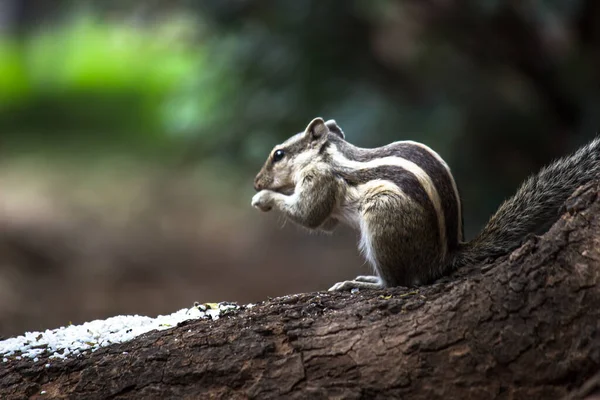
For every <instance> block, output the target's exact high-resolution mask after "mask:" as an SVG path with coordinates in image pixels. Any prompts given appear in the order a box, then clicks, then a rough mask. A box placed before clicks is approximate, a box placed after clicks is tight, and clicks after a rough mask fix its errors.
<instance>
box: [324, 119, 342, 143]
mask: <svg viewBox="0 0 600 400" xmlns="http://www.w3.org/2000/svg"><path fill="white" fill-rule="evenodd" d="M325 125H327V128H329V132H332V133H335V134H336V135H338V136H339V137H341V138H342V139H344V138H345V136H344V131H343V130H342V128H340V126H339V125H338V124H337V123H336V122H335V119H330V120H329V121H327V122H325Z"/></svg>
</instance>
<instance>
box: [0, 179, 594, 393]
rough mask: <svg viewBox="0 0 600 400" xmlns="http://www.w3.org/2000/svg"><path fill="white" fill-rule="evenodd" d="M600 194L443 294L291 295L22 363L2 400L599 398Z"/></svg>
mask: <svg viewBox="0 0 600 400" xmlns="http://www.w3.org/2000/svg"><path fill="white" fill-rule="evenodd" d="M599 193H600V185H598V184H594V185H590V186H588V187H586V188H583V189H580V190H579V191H578V192H577V193H576V194H575V195H574V196H573V197H572V198H571V199H570V200H569V201H568V203H567V205H566V211H565V214H564V215H563V216H562V218H561V219H560V221H558V222H557V223H556V224H555V225H554V226H553V227H552V229H551V230H550V231H549V232H548V233H546V234H545V235H544V236H542V237H541V238H539V237H532V238H530V239H529V240H528V241H527V242H526V243H525V244H524V245H523V246H522V247H521V248H519V249H518V250H517V251H515V252H513V253H512V254H511V255H510V256H506V257H504V258H502V259H499V260H496V261H495V262H494V263H492V264H487V265H483V266H477V267H474V268H471V269H468V270H467V269H465V270H462V271H459V272H458V273H456V274H455V275H454V276H452V277H449V278H446V279H444V280H443V281H440V282H438V283H436V284H434V285H431V286H427V287H422V288H420V289H419V290H412V289H410V290H409V289H405V288H395V289H391V290H384V291H362V292H360V293H359V294H355V295H352V294H349V293H341V294H340V293H337V294H331V293H309V294H301V295H294V296H288V297H284V298H277V299H273V300H269V301H266V302H264V303H262V304H260V305H259V306H256V307H254V308H252V309H250V310H247V311H243V312H241V313H239V314H237V315H233V316H230V317H226V318H222V319H220V320H218V321H192V322H187V323H184V324H182V326H178V327H177V328H174V329H171V330H167V331H162V332H151V333H149V334H146V335H143V336H141V337H139V338H137V339H135V340H133V341H131V342H128V343H123V344H120V345H113V346H110V347H106V348H103V349H101V350H99V351H97V352H95V353H94V354H93V355H91V356H86V357H80V358H78V359H74V360H71V361H66V362H52V366H51V367H50V368H45V367H44V364H45V363H46V360H44V359H43V358H41V359H40V361H38V362H36V363H32V362H30V361H10V362H9V363H5V364H1V368H2V369H1V370H0V398H3V399H19V398H76V399H105V398H111V399H125V398H128V399H129V398H140V399H142V398H143V399H147V398H163V399H164V398H178V399H179V398H228V399H229V398H233V399H236V398H260V399H269V398H292V399H294V398H297V399H306V398H310V399H320V398H339V399H359V398H365V399H370V398H380V399H387V398H411V399H437V398H440V399H441V398H444V399H446V398H448V399H449V398H461V399H555V398H561V397H566V398H571V399H580V398H594V395H596V396H600V373H599V372H598V371H599V370H600V285H599V283H600V246H599V242H600V197H599V196H598V195H599ZM124 352H126V353H124ZM42 390H44V391H45V394H44V395H39V394H40V393H41V391H42Z"/></svg>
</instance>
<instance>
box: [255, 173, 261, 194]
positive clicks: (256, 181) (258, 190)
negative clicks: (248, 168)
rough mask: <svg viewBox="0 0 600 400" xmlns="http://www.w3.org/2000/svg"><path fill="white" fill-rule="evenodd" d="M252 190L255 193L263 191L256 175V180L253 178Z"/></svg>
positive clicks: (258, 176)
mask: <svg viewBox="0 0 600 400" xmlns="http://www.w3.org/2000/svg"><path fill="white" fill-rule="evenodd" d="M254 190H256V191H257V192H260V191H261V190H263V185H262V184H261V182H260V175H257V176H256V178H254Z"/></svg>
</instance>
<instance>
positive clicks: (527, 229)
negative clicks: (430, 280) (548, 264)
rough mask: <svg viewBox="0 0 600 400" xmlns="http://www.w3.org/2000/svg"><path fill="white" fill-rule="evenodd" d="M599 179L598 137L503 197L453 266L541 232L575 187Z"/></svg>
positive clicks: (495, 252) (500, 252) (494, 253)
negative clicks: (514, 192) (510, 194)
mask: <svg viewBox="0 0 600 400" xmlns="http://www.w3.org/2000/svg"><path fill="white" fill-rule="evenodd" d="M599 178H600V137H597V138H596V139H594V140H593V141H592V142H590V143H589V144H587V145H586V146H584V147H582V148H580V149H579V150H578V151H577V152H576V153H575V154H572V155H570V156H568V157H564V158H561V159H559V160H557V161H555V162H553V163H552V164H550V165H548V166H546V167H544V168H543V169H542V170H541V171H540V172H539V173H537V174H536V175H533V176H531V177H529V178H528V179H527V180H526V181H525V182H524V183H523V184H522V185H521V187H520V188H519V190H518V191H517V193H516V194H515V195H514V196H513V197H511V198H510V199H508V200H506V201H505V202H504V203H502V205H501V206H500V208H499V209H498V211H496V213H495V214H494V216H492V218H491V219H490V221H489V222H488V223H487V225H486V226H485V228H483V231H481V233H480V234H479V235H478V236H477V237H475V238H474V239H473V240H472V241H471V242H469V243H466V244H464V245H463V246H461V248H460V249H459V251H458V253H457V254H456V257H455V259H454V264H455V265H454V267H458V266H461V265H464V264H467V263H473V262H477V261H481V260H484V259H486V258H488V257H497V256H500V255H503V254H506V253H507V252H509V251H510V250H513V249H514V248H516V247H518V246H519V245H520V244H521V242H522V241H523V239H524V238H525V237H526V236H527V235H528V234H531V233H542V232H543V231H544V230H545V229H548V228H549V227H550V226H551V225H552V224H553V223H554V222H556V220H557V219H558V218H559V216H560V215H559V211H560V209H561V207H562V206H563V204H564V202H565V201H566V200H567V198H569V196H570V195H571V194H572V193H573V192H574V191H575V189H577V188H578V187H579V186H581V185H584V184H586V183H588V182H590V181H592V180H594V179H599Z"/></svg>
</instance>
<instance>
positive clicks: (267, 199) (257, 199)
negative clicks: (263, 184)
mask: <svg viewBox="0 0 600 400" xmlns="http://www.w3.org/2000/svg"><path fill="white" fill-rule="evenodd" d="M252 207H256V208H258V209H259V210H261V211H265V212H267V211H271V209H272V208H273V198H272V197H271V192H270V191H268V190H261V191H260V192H258V193H256V194H255V195H254V196H253V197H252Z"/></svg>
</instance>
